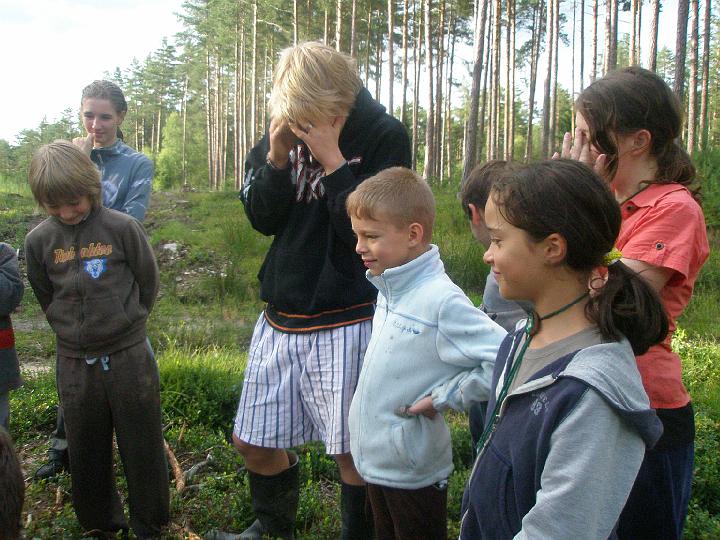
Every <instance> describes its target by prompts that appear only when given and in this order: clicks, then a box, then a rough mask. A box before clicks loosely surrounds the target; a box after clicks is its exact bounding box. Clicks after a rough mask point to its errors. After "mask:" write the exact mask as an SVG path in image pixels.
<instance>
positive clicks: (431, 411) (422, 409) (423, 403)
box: [406, 396, 438, 420]
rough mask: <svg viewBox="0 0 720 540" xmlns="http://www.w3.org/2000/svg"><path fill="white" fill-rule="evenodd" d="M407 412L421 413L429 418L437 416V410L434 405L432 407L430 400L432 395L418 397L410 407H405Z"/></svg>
mask: <svg viewBox="0 0 720 540" xmlns="http://www.w3.org/2000/svg"><path fill="white" fill-rule="evenodd" d="M406 412H407V414H414V415H418V414H422V415H424V416H427V417H428V418H430V419H431V420H432V419H433V418H435V417H436V416H437V413H438V412H437V411H436V410H435V407H433V402H432V396H425V397H424V398H422V399H419V400H418V401H416V402H415V403H413V404H412V405H411V406H410V407H408V408H407V411H406Z"/></svg>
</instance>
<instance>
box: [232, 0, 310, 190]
mask: <svg viewBox="0 0 720 540" xmlns="http://www.w3.org/2000/svg"><path fill="white" fill-rule="evenodd" d="M293 9H294V13H293V25H294V28H295V32H296V34H297V0H294V1H293ZM241 24H242V23H241V21H240V16H239V15H238V18H237V19H236V20H235V58H234V60H235V66H234V67H235V70H234V80H233V89H234V91H235V94H234V96H233V133H234V134H235V137H234V144H233V181H234V185H235V189H236V190H238V189H240V186H241V184H242V177H243V174H242V159H243V154H242V153H241V152H242V151H241V148H242V142H241V141H242V136H241V132H240V130H241V126H242V124H241V123H240V111H241V109H242V104H241V101H240V85H241V84H242V79H240V69H241V68H240V64H241V63H242V56H240V41H241V38H240V28H241Z"/></svg>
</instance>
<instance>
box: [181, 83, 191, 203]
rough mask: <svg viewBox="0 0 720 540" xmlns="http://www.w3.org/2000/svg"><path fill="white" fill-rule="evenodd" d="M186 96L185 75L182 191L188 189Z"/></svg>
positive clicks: (185, 84)
mask: <svg viewBox="0 0 720 540" xmlns="http://www.w3.org/2000/svg"><path fill="white" fill-rule="evenodd" d="M187 94H188V77H187V75H185V83H184V84H183V94H182V105H181V107H182V142H181V155H182V184H183V189H187V188H188V187H189V184H188V178H187V151H186V146H187Z"/></svg>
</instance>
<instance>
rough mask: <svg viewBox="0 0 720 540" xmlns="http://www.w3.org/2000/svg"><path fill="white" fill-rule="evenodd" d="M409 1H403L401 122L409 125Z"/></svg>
mask: <svg viewBox="0 0 720 540" xmlns="http://www.w3.org/2000/svg"><path fill="white" fill-rule="evenodd" d="M408 8H409V2H408V0H403V30H402V49H403V55H402V106H401V107H400V122H402V123H403V125H407V87H408V19H409V14H408Z"/></svg>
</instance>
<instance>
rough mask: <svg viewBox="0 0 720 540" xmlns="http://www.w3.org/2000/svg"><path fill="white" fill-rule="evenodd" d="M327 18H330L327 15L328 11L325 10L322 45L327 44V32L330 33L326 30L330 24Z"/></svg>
mask: <svg viewBox="0 0 720 540" xmlns="http://www.w3.org/2000/svg"><path fill="white" fill-rule="evenodd" d="M329 17H330V16H329V14H328V10H327V9H326V10H325V25H324V26H323V43H324V44H325V45H327V44H328V32H329V31H330V30H329V28H328V26H329V24H330V23H329Z"/></svg>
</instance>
